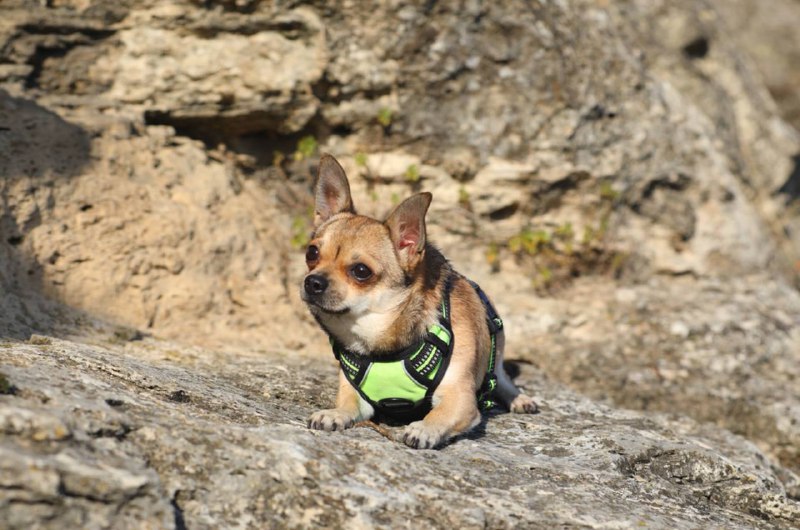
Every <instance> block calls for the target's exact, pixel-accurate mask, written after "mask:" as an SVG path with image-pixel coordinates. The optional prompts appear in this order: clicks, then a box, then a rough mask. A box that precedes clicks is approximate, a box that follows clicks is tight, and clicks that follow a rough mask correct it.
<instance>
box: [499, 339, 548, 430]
mask: <svg viewBox="0 0 800 530" xmlns="http://www.w3.org/2000/svg"><path fill="white" fill-rule="evenodd" d="M496 340H497V359H496V360H495V366H494V374H495V376H497V390H495V393H496V394H497V397H499V398H500V401H502V402H503V404H504V405H505V406H506V407H508V410H510V411H511V412H515V413H517V414H524V413H528V414H531V413H534V412H537V411H538V410H539V407H538V406H537V405H536V402H535V401H533V399H531V398H530V397H529V396H526V395H525V394H523V393H522V392H520V390H519V388H517V387H516V385H515V384H514V383H513V382H512V381H511V378H510V377H509V376H508V374H507V373H506V370H505V368H503V351H504V350H505V346H506V336H505V333H504V332H503V331H500V332H498V333H497V337H496Z"/></svg>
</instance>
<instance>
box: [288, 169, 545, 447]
mask: <svg viewBox="0 0 800 530" xmlns="http://www.w3.org/2000/svg"><path fill="white" fill-rule="evenodd" d="M430 202H431V194H430V193H419V194H416V195H413V196H411V197H409V198H408V199H406V200H405V201H403V202H402V203H401V204H399V205H398V206H397V207H396V208H395V209H394V210H393V211H392V212H391V213H390V214H389V216H388V218H387V219H386V221H385V222H380V221H378V220H376V219H372V218H370V217H365V216H362V215H358V214H356V212H355V210H354V208H353V202H352V198H351V196H350V185H349V183H348V181H347V176H346V175H345V173H344V170H343V169H342V167H341V166H340V165H339V163H338V162H337V161H336V159H335V158H333V157H332V156H330V155H323V156H322V158H321V160H320V164H319V176H318V179H317V184H316V210H315V216H314V233H313V234H312V236H311V242H310V243H309V245H308V249H307V252H306V263H307V265H308V270H309V272H308V274H307V275H306V277H305V280H304V282H303V289H302V297H303V300H304V301H305V302H306V304H308V307H309V309H310V310H311V313H312V314H313V315H314V317H315V318H316V320H317V322H319V324H320V326H322V328H323V329H324V330H325V332H326V333H327V334H328V335H329V337H330V339H331V344H332V346H333V350H334V355H335V356H336V358H337V359H338V360H339V364H340V367H341V370H340V372H339V393H338V396H337V398H336V408H334V409H328V410H321V411H318V412H315V413H314V414H312V415H311V417H310V418H309V420H308V426H309V428H312V429H322V430H326V431H335V430H341V429H347V428H349V427H352V426H353V425H354V424H355V422H358V421H363V420H368V419H370V418H372V417H373V416H374V415H375V414H376V413H378V414H379V415H380V416H381V417H386V418H388V419H395V420H400V421H403V422H408V421H411V420H415V419H416V420H417V421H413V423H410V424H409V425H408V426H407V427H405V429H404V430H403V432H402V435H401V439H402V440H403V442H405V443H406V444H407V445H409V446H411V447H414V448H420V449H425V448H433V447H436V446H438V445H440V444H442V443H444V442H446V441H447V440H449V439H451V438H452V437H454V436H456V435H458V434H461V433H464V432H466V431H468V430H470V429H472V428H473V427H475V426H476V425H477V424H478V423H479V422H480V419H481V414H480V412H479V407H483V408H489V407H490V406H491V405H493V404H494V403H493V401H492V396H496V397H498V398H499V399H500V401H501V402H502V403H503V404H504V405H505V406H507V407H508V408H509V409H510V410H511V411H512V412H518V413H526V412H527V413H531V412H536V410H537V407H536V403H534V401H533V400H532V399H531V398H530V397H528V396H526V395H524V394H522V393H520V391H519V390H518V389H517V387H515V386H514V384H513V383H512V382H511V380H510V378H509V377H508V375H507V374H506V372H505V370H504V369H503V346H504V342H505V340H504V335H503V330H502V321H501V320H500V318H499V317H498V316H497V314H496V313H495V312H494V308H493V307H492V305H491V303H490V302H489V300H488V299H487V298H486V295H484V294H483V291H481V290H480V288H479V287H478V286H477V285H476V284H474V283H472V282H470V281H469V280H467V279H466V278H464V277H463V276H461V275H459V274H458V273H457V272H456V271H455V270H453V268H452V267H451V266H450V264H449V263H448V261H447V260H446V259H445V257H444V256H443V255H442V254H441V253H440V252H439V251H438V250H437V249H436V248H435V247H433V246H432V245H430V244H429V243H428V242H427V241H426V237H425V214H426V212H427V210H428V206H429V205H430ZM419 418H422V419H419Z"/></svg>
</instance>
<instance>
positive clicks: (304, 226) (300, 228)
mask: <svg viewBox="0 0 800 530" xmlns="http://www.w3.org/2000/svg"><path fill="white" fill-rule="evenodd" d="M310 217H311V215H310V214H309V215H295V216H294V217H293V218H292V239H291V240H290V243H291V245H292V246H293V247H294V248H297V249H300V248H303V247H305V246H306V245H308V242H309V239H308V233H309V222H308V220H309V218H310Z"/></svg>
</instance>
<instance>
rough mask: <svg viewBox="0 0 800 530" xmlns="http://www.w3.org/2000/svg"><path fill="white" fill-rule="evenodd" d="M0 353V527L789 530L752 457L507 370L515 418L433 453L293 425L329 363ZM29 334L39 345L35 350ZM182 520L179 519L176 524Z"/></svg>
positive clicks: (177, 351)
mask: <svg viewBox="0 0 800 530" xmlns="http://www.w3.org/2000/svg"><path fill="white" fill-rule="evenodd" d="M36 342H39V343H40V344H35V345H34V344H5V345H3V347H2V348H0V362H2V365H3V370H4V371H5V377H6V378H7V379H8V381H10V382H12V383H13V385H14V386H15V387H16V390H15V392H14V394H13V395H5V396H0V402H1V403H2V408H0V413H1V414H2V416H0V428H2V432H3V434H4V436H3V438H2V441H1V442H0V451H2V454H3V458H2V459H0V462H2V466H3V473H2V479H0V481H1V482H0V511H2V513H3V515H4V521H5V522H6V525H7V526H6V527H7V528H31V527H32V526H36V527H40V528H64V527H65V525H66V526H71V527H83V528H101V527H113V528H172V527H175V528H182V527H187V528H219V527H259V528H264V527H267V528H307V527H310V526H314V527H328V528H330V527H341V526H353V527H357V528H396V527H398V526H401V527H402V526H405V525H406V524H407V523H408V521H410V520H421V521H424V522H425V524H426V525H429V526H431V527H433V528H452V527H454V526H455V527H458V528H485V527H491V528H519V527H520V526H524V527H527V528H553V527H555V526H561V525H564V526H570V527H574V526H580V527H584V526H587V527H608V526H621V527H635V526H647V527H656V528H689V527H725V528H782V527H783V528H789V527H791V526H793V525H796V524H797V523H798V522H800V505H799V504H798V503H797V502H796V501H792V500H789V499H788V498H787V496H786V492H785V488H784V487H783V486H782V485H781V481H780V479H779V478H778V476H777V475H776V474H775V472H774V471H773V470H772V469H771V467H770V463H769V460H768V459H767V458H766V457H765V455H764V454H763V453H762V452H761V451H759V450H758V449H757V448H756V447H755V446H754V445H753V444H751V443H749V442H747V441H746V440H745V439H744V438H741V437H738V436H736V435H733V434H730V433H729V432H727V431H725V430H723V429H720V428H717V427H713V426H710V425H705V426H703V425H698V424H697V423H695V422H693V421H691V420H687V419H685V418H682V417H680V416H678V415H671V416H664V415H659V414H649V415H647V416H645V415H643V414H640V413H635V412H629V411H624V410H618V409H617V410H615V409H612V408H609V407H606V406H603V405H599V404H597V403H593V402H591V401H590V400H588V399H586V398H583V397H580V396H578V395H577V394H575V393H574V392H572V391H570V390H568V389H567V388H565V387H563V386H560V385H558V384H557V383H554V382H553V381H551V380H548V379H547V378H546V377H543V376H542V375H541V373H540V372H539V371H537V370H534V369H532V368H531V367H529V366H527V365H523V366H522V367H521V375H520V377H519V378H518V381H517V382H518V383H521V384H522V385H523V386H525V387H527V388H529V389H531V390H532V391H534V393H535V394H536V395H537V396H539V400H540V405H541V406H542V412H541V413H540V414H538V415H533V416H518V415H511V414H499V415H498V414H492V415H490V416H489V417H488V418H487V419H486V421H485V422H484V424H483V425H481V427H479V429H478V431H476V432H475V433H474V434H472V435H470V436H468V437H466V438H463V439H460V440H457V441H456V442H454V443H452V444H451V445H449V446H448V447H445V448H444V449H442V450H440V451H415V450H412V449H409V448H406V447H405V446H403V445H401V444H399V443H398V442H394V441H392V440H390V439H388V438H387V437H386V436H392V430H391V429H386V430H385V431H384V432H383V434H382V433H380V432H377V431H375V430H373V429H371V428H367V427H363V428H354V429H352V430H349V431H346V432H344V433H341V432H334V433H322V432H315V431H309V430H308V429H307V428H306V426H305V419H306V417H307V416H308V415H309V413H310V412H311V411H313V410H315V409H316V408H318V407H324V406H326V405H327V404H328V403H329V402H330V401H331V400H332V399H333V395H332V391H333V389H334V386H335V381H336V376H335V369H334V367H333V364H332V363H331V362H321V361H319V360H318V359H315V358H310V357H307V356H303V355H294V356H289V355H283V354H270V355H259V356H246V355H229V354H219V353H215V352H209V351H203V350H200V349H187V348H185V347H180V346H176V345H168V344H163V343H157V342H151V341H144V342H134V343H129V344H127V345H125V346H124V347H120V346H114V345H109V344H108V343H107V341H106V342H105V343H103V342H100V341H99V339H98V342H96V343H95V344H92V345H79V344H75V343H71V342H67V341H60V340H52V341H42V340H39V341H36ZM42 342H47V344H41V343H42ZM184 525H185V526H184Z"/></svg>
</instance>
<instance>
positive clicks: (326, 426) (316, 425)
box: [308, 409, 356, 431]
mask: <svg viewBox="0 0 800 530" xmlns="http://www.w3.org/2000/svg"><path fill="white" fill-rule="evenodd" d="M355 422H356V419H355V418H354V417H353V416H352V415H351V414H350V413H349V412H345V411H343V410H340V409H327V410H318V411H317V412H315V413H314V414H312V415H311V416H310V417H309V418H308V428H309V429H317V430H320V431H343V430H345V429H349V428H350V427H352V426H353V425H354V424H355Z"/></svg>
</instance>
